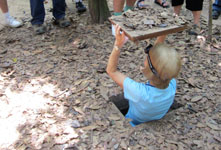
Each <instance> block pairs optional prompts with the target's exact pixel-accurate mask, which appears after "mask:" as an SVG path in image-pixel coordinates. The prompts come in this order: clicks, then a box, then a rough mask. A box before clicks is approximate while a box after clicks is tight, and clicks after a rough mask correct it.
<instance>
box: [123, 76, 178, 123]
mask: <svg viewBox="0 0 221 150" xmlns="http://www.w3.org/2000/svg"><path fill="white" fill-rule="evenodd" d="M123 86H124V98H125V99H127V100H129V110H128V112H127V114H126V116H125V117H126V118H130V119H132V121H131V122H130V124H131V125H132V126H136V125H138V124H140V123H144V122H148V121H151V120H159V119H161V118H162V117H163V116H164V115H165V114H166V113H167V112H168V110H169V108H170V106H171V105H172V104H173V100H174V97H175V93H176V80H175V79H172V80H171V81H170V83H169V86H168V87H167V88H166V89H158V88H156V87H154V86H152V85H150V84H149V83H146V84H145V83H139V82H136V81H134V80H132V79H130V78H129V77H127V78H126V79H125V80H124V85H123Z"/></svg>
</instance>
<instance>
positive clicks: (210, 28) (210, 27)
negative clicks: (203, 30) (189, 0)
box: [208, 0, 213, 42]
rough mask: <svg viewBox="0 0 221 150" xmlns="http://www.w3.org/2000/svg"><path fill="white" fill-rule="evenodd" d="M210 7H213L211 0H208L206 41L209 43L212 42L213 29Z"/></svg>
mask: <svg viewBox="0 0 221 150" xmlns="http://www.w3.org/2000/svg"><path fill="white" fill-rule="evenodd" d="M212 5H213V0H209V17H208V18H209V20H208V27H209V29H208V40H209V41H210V42H211V41H212V27H213V18H212Z"/></svg>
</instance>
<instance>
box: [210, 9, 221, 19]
mask: <svg viewBox="0 0 221 150" xmlns="http://www.w3.org/2000/svg"><path fill="white" fill-rule="evenodd" d="M219 15H220V12H219V11H217V10H213V12H212V16H213V19H214V20H217V19H218V18H219Z"/></svg>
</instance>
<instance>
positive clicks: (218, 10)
mask: <svg viewBox="0 0 221 150" xmlns="http://www.w3.org/2000/svg"><path fill="white" fill-rule="evenodd" d="M220 14H221V0H215V2H214V3H213V13H212V16H213V19H215V20H216V19H218V18H219V15H220Z"/></svg>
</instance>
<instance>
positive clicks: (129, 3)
mask: <svg viewBox="0 0 221 150" xmlns="http://www.w3.org/2000/svg"><path fill="white" fill-rule="evenodd" d="M135 2H136V0H127V1H126V6H125V7H124V11H127V10H129V9H133V7H134V4H135Z"/></svg>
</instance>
